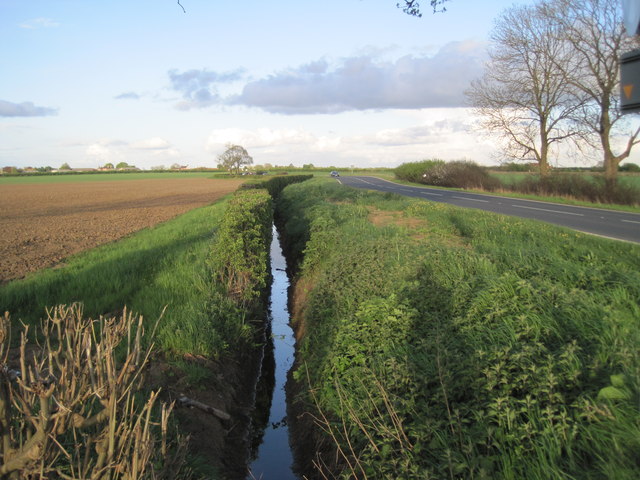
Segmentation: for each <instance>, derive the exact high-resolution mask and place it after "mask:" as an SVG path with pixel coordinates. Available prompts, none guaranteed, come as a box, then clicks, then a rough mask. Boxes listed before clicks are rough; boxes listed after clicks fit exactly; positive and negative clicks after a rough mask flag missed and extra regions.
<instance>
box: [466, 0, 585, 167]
mask: <svg viewBox="0 0 640 480" xmlns="http://www.w3.org/2000/svg"><path fill="white" fill-rule="evenodd" d="M558 28H559V27H558V25H557V24H554V23H553V22H549V21H548V18H546V17H545V16H544V15H542V13H541V10H540V9H539V8H538V7H536V6H514V7H512V8H510V9H508V10H506V11H505V12H504V13H503V14H502V15H501V16H500V17H499V18H498V20H497V21H496V26H495V28H494V31H493V32H492V36H491V40H492V42H493V45H492V47H491V48H490V50H489V62H488V64H487V67H486V71H485V74H484V76H483V77H482V78H481V79H479V80H477V81H474V82H472V84H471V88H470V89H469V90H468V91H467V92H466V93H467V96H468V98H469V100H470V102H471V104H472V106H473V107H474V108H475V113H477V114H478V115H479V116H480V117H481V118H482V126H483V127H484V128H486V129H487V130H488V131H490V132H493V133H497V134H499V135H500V137H501V138H502V140H503V147H504V148H503V150H504V153H505V155H506V156H507V157H508V158H510V159H515V160H527V161H535V162H536V163H537V164H538V165H539V168H540V174H541V175H547V174H548V173H549V158H550V156H551V155H552V154H553V153H554V151H556V152H557V149H556V150H554V147H557V146H558V144H559V143H560V142H561V141H563V140H566V139H569V138H571V137H574V136H577V135H579V134H580V133H581V132H580V131H578V130H577V129H576V128H575V124H574V122H573V121H572V120H573V118H574V117H575V112H576V111H577V110H579V109H580V108H581V100H580V94H579V93H578V92H577V91H576V89H575V87H574V86H572V85H570V84H568V83H567V82H566V80H565V78H564V76H563V74H562V72H560V71H558V68H557V64H558V63H562V62H565V61H568V60H567V59H568V58H569V57H570V55H571V51H570V49H569V48H568V45H567V42H565V41H563V40H561V39H560V36H559V32H558V31H557V29H558Z"/></svg>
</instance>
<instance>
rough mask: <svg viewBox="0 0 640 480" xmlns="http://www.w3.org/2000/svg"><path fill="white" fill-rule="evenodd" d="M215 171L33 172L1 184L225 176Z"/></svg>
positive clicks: (5, 179)
mask: <svg viewBox="0 0 640 480" xmlns="http://www.w3.org/2000/svg"><path fill="white" fill-rule="evenodd" d="M224 176H225V175H221V174H217V173H215V172H134V173H83V174H51V175H42V174H33V175H23V176H0V185H25V184H33V183H35V184H41V183H75V182H111V181H120V180H150V179H169V178H224Z"/></svg>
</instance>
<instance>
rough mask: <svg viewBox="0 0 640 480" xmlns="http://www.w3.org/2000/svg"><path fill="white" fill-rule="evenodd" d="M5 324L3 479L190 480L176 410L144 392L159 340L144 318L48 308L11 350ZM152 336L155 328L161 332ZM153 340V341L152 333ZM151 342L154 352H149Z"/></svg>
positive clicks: (0, 427)
mask: <svg viewBox="0 0 640 480" xmlns="http://www.w3.org/2000/svg"><path fill="white" fill-rule="evenodd" d="M10 322H11V320H10V317H9V314H8V313H5V315H4V317H3V318H2V319H1V321H0V457H1V459H2V462H1V463H2V465H1V466H0V478H9V479H22V478H48V477H57V478H62V479H76V478H83V479H96V480H97V479H111V478H121V479H130V480H133V479H143V478H144V479H146V478H153V479H159V478H167V479H168V478H172V479H173V478H189V477H190V473H189V472H188V471H183V465H184V456H185V453H186V442H185V441H184V439H182V438H179V437H177V436H175V435H173V434H172V433H171V429H170V423H169V417H170V415H171V411H172V409H173V404H171V405H165V404H163V405H159V404H158V403H159V402H158V395H159V391H155V392H150V393H147V394H144V393H142V391H141V390H140V388H141V386H142V382H143V373H144V371H145V367H146V366H147V363H148V361H149V357H150V354H151V350H152V347H153V344H152V343H151V342H150V341H146V342H145V341H143V338H144V335H145V331H144V328H143V323H142V317H135V316H133V315H132V314H131V313H128V312H127V311H126V310H125V311H124V312H123V313H122V315H121V316H120V317H112V318H104V317H100V318H98V319H86V318H84V317H83V312H82V307H81V305H79V304H74V305H71V306H69V307H67V306H58V307H56V308H53V309H51V310H50V311H48V312H47V317H46V318H45V319H44V320H43V322H42V325H41V328H40V329H39V331H37V332H35V333H36V335H35V336H36V337H37V338H38V341H37V342H36V344H35V345H32V344H29V343H28V338H29V337H30V336H33V335H29V331H28V327H26V326H25V327H24V329H23V331H22V332H21V338H20V344H19V347H18V348H17V349H11V348H10V341H11V335H10V325H11V323H10ZM152 335H153V332H152ZM152 335H151V336H152ZM145 344H146V345H147V346H145Z"/></svg>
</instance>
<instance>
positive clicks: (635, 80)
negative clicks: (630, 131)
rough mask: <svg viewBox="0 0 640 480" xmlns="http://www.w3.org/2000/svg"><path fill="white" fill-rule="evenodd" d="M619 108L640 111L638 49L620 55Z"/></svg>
mask: <svg viewBox="0 0 640 480" xmlns="http://www.w3.org/2000/svg"><path fill="white" fill-rule="evenodd" d="M620 110H622V113H632V112H640V50H632V51H630V52H627V53H624V54H623V55H622V56H621V57H620Z"/></svg>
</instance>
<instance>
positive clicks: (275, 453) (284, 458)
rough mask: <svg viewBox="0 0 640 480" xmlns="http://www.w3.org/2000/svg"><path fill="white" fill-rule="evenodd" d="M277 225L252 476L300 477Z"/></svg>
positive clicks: (291, 353) (292, 352)
mask: <svg viewBox="0 0 640 480" xmlns="http://www.w3.org/2000/svg"><path fill="white" fill-rule="evenodd" d="M286 270H287V263H286V260H285V258H284V255H283V253H282V247H281V245H280V238H279V235H278V231H277V230H276V228H275V226H274V227H273V240H272V242H271V275H272V278H273V283H272V285H271V295H270V299H269V319H268V320H269V321H268V322H267V327H266V328H267V331H266V335H265V338H266V342H265V346H264V351H263V358H262V362H261V372H260V379H259V381H258V385H257V387H256V404H255V405H256V407H255V410H254V414H253V416H252V417H253V419H252V425H253V428H252V431H253V434H252V447H251V451H252V461H251V464H250V467H249V475H248V477H247V478H248V479H264V480H270V479H278V480H288V479H296V478H297V477H296V475H295V474H294V473H293V470H292V468H293V454H292V452H291V448H290V445H289V428H288V425H287V401H286V394H285V385H286V382H287V373H288V372H289V369H290V368H291V367H292V365H293V361H294V356H295V337H294V334H293V330H292V329H291V328H290V327H289V307H288V292H289V277H288V275H287V271H286Z"/></svg>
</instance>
